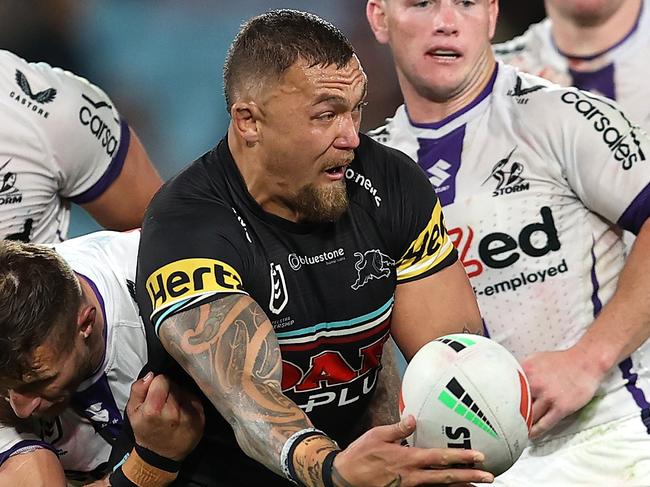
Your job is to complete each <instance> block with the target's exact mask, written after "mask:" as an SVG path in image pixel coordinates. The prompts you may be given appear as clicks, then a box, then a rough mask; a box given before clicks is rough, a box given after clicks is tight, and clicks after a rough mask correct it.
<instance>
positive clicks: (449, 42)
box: [367, 0, 498, 102]
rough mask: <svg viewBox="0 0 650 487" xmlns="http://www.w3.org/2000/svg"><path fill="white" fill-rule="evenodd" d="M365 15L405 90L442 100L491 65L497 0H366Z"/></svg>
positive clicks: (468, 86)
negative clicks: (390, 55)
mask: <svg viewBox="0 0 650 487" xmlns="http://www.w3.org/2000/svg"><path fill="white" fill-rule="evenodd" d="M367 13H368V20H369V21H370V24H371V27H372V29H373V32H374V33H375V37H376V38H377V40H378V41H379V42H381V43H387V44H389V45H390V47H391V49H392V51H393V58H394V61H395V65H396V67H397V74H398V76H399V79H400V84H401V86H402V90H403V91H404V90H409V91H412V92H414V93H417V94H418V95H419V96H421V97H423V98H425V99H429V100H432V101H436V102H446V101H448V100H450V99H452V98H454V97H455V96H458V95H462V94H463V93H465V92H467V91H469V90H471V88H472V87H474V84H475V83H477V82H479V81H477V80H480V79H481V75H482V74H483V72H484V71H485V70H488V69H492V51H491V46H490V41H491V39H492V37H493V36H494V29H495V25H496V19H497V14H498V2H497V0H471V1H467V0H369V2H368V10H367Z"/></svg>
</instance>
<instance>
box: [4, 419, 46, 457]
mask: <svg viewBox="0 0 650 487" xmlns="http://www.w3.org/2000/svg"><path fill="white" fill-rule="evenodd" d="M42 448H44V449H47V450H51V451H53V452H54V453H56V450H55V449H54V447H52V445H50V444H49V443H46V442H45V441H43V440H41V439H40V438H39V437H38V436H36V435H34V434H31V433H26V432H18V431H17V430H16V429H15V428H12V427H10V426H4V425H0V466H1V465H2V464H3V463H4V462H6V461H7V460H8V459H9V458H11V457H12V456H14V455H20V454H21V453H29V452H30V451H34V450H38V449H42Z"/></svg>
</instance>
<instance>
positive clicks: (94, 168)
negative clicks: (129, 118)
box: [15, 60, 130, 204]
mask: <svg viewBox="0 0 650 487" xmlns="http://www.w3.org/2000/svg"><path fill="white" fill-rule="evenodd" d="M21 61H22V60H21ZM15 77H16V82H17V84H18V85H19V86H20V89H21V90H22V91H23V92H25V93H26V96H27V97H29V96H31V97H36V99H40V100H41V101H42V104H47V107H48V111H49V114H48V117H47V118H44V117H38V118H36V117H34V121H35V123H38V124H39V125H40V127H39V128H38V130H39V132H40V134H41V138H42V139H43V144H44V151H45V157H46V158H47V157H49V158H50V160H49V163H50V164H51V165H52V169H53V171H54V173H55V174H56V177H57V179H58V182H59V194H60V195H61V196H62V197H64V198H67V199H70V200H72V201H73V202H75V203H78V204H83V203H87V202H90V201H93V200H94V199H96V198H97V197H99V196H101V195H102V193H103V192H104V191H106V189H107V188H108V187H109V186H110V185H111V184H112V183H113V181H115V179H116V178H117V177H118V176H119V174H120V172H121V170H122V167H123V165H124V161H125V159H126V155H127V152H128V148H129V143H130V130H129V126H128V124H127V123H126V121H124V120H123V119H122V118H121V117H120V114H119V113H118V111H117V110H116V108H115V105H114V103H113V102H112V101H111V99H110V98H109V97H108V95H107V94H106V93H105V92H104V91H103V90H102V89H101V88H99V87H97V86H95V85H93V84H92V83H90V82H88V81H87V80H86V79H84V78H81V77H79V76H76V75H74V74H72V73H70V72H69V71H64V70H62V69H59V68H52V67H51V66H49V65H48V64H45V63H35V64H34V63H25V62H23V63H22V64H19V65H17V67H16V68H15Z"/></svg>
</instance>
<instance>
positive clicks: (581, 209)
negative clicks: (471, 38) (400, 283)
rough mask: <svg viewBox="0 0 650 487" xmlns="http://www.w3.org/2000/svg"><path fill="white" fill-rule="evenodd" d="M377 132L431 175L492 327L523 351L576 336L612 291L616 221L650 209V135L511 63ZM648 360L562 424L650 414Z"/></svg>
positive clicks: (561, 345) (598, 103)
mask: <svg viewBox="0 0 650 487" xmlns="http://www.w3.org/2000/svg"><path fill="white" fill-rule="evenodd" d="M371 135H372V136H373V137H375V138H376V140H378V141H380V142H382V143H385V144H387V145H388V146H391V147H394V148H397V149H400V150H402V151H403V152H405V153H406V154H408V155H409V156H411V157H412V158H414V159H415V160H417V161H418V164H419V165H420V166H421V167H422V168H423V169H424V170H425V171H426V172H427V174H428V175H429V181H430V182H431V184H432V186H433V187H434V188H435V190H436V193H437V195H438V198H439V199H440V201H441V203H442V205H443V209H444V212H445V218H446V224H447V228H448V233H449V236H450V238H451V239H452V241H453V242H454V244H455V245H456V247H457V249H458V252H459V256H460V259H461V261H462V262H463V264H464V266H465V270H466V271H467V273H468V275H469V277H470V279H471V282H472V284H473V287H474V290H475V292H476V296H477V298H478V301H479V305H480V309H481V313H482V316H483V317H484V320H485V324H486V327H487V330H488V333H489V334H490V336H491V337H492V338H493V339H495V340H497V341H498V342H500V343H502V344H503V345H505V346H506V347H507V348H508V349H509V350H510V351H512V352H513V353H514V354H515V356H516V357H517V358H518V359H520V360H521V359H523V358H524V357H526V356H528V355H530V354H531V353H533V352H536V351H544V350H562V349H566V348H568V347H570V346H572V345H573V344H575V343H576V341H577V340H578V339H579V338H580V337H581V336H582V335H583V334H584V332H585V331H586V329H587V328H588V327H589V325H590V324H591V323H592V321H593V319H594V316H595V315H597V314H598V313H599V311H600V309H601V308H602V306H603V305H604V304H605V303H607V301H608V300H609V299H610V298H611V296H612V294H613V293H614V290H615V288H616V282H617V276H618V274H619V272H620V271H621V269H622V267H623V264H624V254H623V245H622V243H621V240H620V238H619V234H620V231H619V228H618V227H620V228H624V229H626V230H630V231H632V232H633V233H636V232H638V230H639V228H640V227H641V225H642V224H643V223H644V222H645V220H646V219H647V218H648V215H649V214H650V187H649V186H648V183H650V160H649V159H650V140H649V139H648V136H647V135H646V134H645V133H644V132H643V131H642V130H640V129H639V128H637V127H635V126H634V125H633V124H632V123H631V122H630V121H629V119H628V118H627V117H626V116H625V115H624V114H623V113H622V112H621V111H620V109H619V108H618V106H617V105H615V104H614V103H613V102H611V101H609V100H607V99H605V98H601V97H598V96H596V95H593V94H590V93H587V92H582V91H579V90H577V89H575V88H561V87H558V86H557V85H553V84H551V83H550V82H548V81H546V80H543V79H541V78H537V77H535V76H531V75H527V74H523V73H520V72H519V71H517V70H516V69H514V68H512V67H510V66H506V65H503V64H498V65H497V68H496V69H495V73H494V76H493V77H492V80H491V81H490V83H489V84H488V86H487V87H486V88H485V90H484V91H483V92H482V93H481V94H480V96H478V97H477V98H476V99H475V100H474V101H473V102H472V103H471V104H470V105H468V106H467V107H465V108H464V109H462V110H460V111H459V112H457V113H456V114H453V115H451V116H449V117H448V118H446V119H445V120H442V121H441V122H439V123H430V124H416V123H412V122H411V121H410V120H409V116H408V112H407V110H406V108H405V107H404V106H402V107H400V108H398V110H397V113H396V114H395V116H394V118H392V119H389V120H388V122H387V125H385V126H384V127H380V128H378V129H376V130H375V131H373V132H372V133H371ZM649 361H650V354H649V346H648V344H647V343H646V344H645V345H643V346H642V347H641V348H640V349H639V350H638V351H636V352H635V353H634V354H633V355H632V356H631V357H630V358H628V359H626V360H624V361H623V362H621V363H620V364H619V366H618V367H616V368H614V370H612V371H611V373H610V374H609V376H608V377H607V378H606V380H605V381H604V382H603V384H602V387H601V389H600V391H599V392H598V393H597V396H596V398H595V399H594V400H593V402H592V404H591V405H590V406H589V408H588V409H585V411H588V414H587V413H585V414H578V415H575V416H573V417H570V418H569V419H568V420H566V421H565V422H564V423H562V424H561V425H560V427H559V428H558V429H556V430H554V431H556V432H557V433H558V434H565V433H567V432H568V431H575V430H581V429H583V428H586V427H588V426H590V425H595V424H600V423H602V422H605V421H609V420H612V419H614V418H618V417H623V416H627V415H633V414H638V415H640V417H642V419H644V420H647V417H648V415H650V405H649V404H648V401H649V400H650V371H648V366H649V365H650V364H649ZM646 424H647V426H648V428H649V430H650V421H649V422H647V423H646Z"/></svg>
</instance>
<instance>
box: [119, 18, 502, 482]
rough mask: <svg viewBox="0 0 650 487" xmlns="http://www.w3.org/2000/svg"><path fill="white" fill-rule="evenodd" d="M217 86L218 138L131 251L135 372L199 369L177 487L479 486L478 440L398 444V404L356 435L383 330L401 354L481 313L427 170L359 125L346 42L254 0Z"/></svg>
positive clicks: (167, 191)
mask: <svg viewBox="0 0 650 487" xmlns="http://www.w3.org/2000/svg"><path fill="white" fill-rule="evenodd" d="M224 86H225V94H226V100H227V106H228V109H229V113H230V116H231V122H230V125H229V129H228V133H227V135H226V136H225V137H224V138H223V139H222V140H221V142H220V143H219V144H218V145H217V146H216V147H215V148H214V149H213V150H211V151H210V152H208V153H207V154H205V155H204V156H203V157H201V158H200V159H198V160H197V161H195V162H194V163H193V164H191V165H189V166H188V167H187V168H186V169H185V170H184V171H182V172H181V173H180V174H178V175H177V176H176V177H175V178H173V179H172V180H170V182H169V183H167V184H166V185H165V186H163V188H162V189H161V191H160V192H159V193H158V194H157V196H156V197H155V198H154V200H153V201H152V204H151V205H150V207H149V209H148V210H147V214H146V216H145V221H144V225H143V230H142V241H141V244H140V252H139V260H138V276H137V287H136V295H137V298H138V304H139V305H140V309H141V312H142V315H143V318H144V320H145V327H146V331H147V334H148V336H147V338H148V343H149V364H148V365H147V367H146V368H145V370H153V371H154V372H156V373H164V374H165V375H168V376H169V377H171V378H172V379H174V380H175V381H176V382H180V383H183V384H186V383H189V382H190V381H192V382H194V383H195V384H196V390H197V391H200V393H201V394H202V395H203V399H204V406H205V409H206V431H205V435H204V438H203V440H202V441H201V443H199V445H198V447H197V448H196V449H195V450H194V452H193V453H192V454H191V455H190V456H189V457H188V458H187V460H186V461H185V462H184V463H183V467H182V468H181V471H180V473H179V477H178V480H177V484H178V485H192V486H232V487H234V486H237V487H247V486H248V487H252V486H255V487H259V486H265V487H274V486H289V485H292V482H295V483H299V484H301V485H306V486H322V485H327V486H332V485H336V486H339V487H340V486H350V485H351V486H359V487H362V486H364V487H365V486H387V485H394V486H397V485H404V486H406V485H408V486H415V485H431V484H438V483H443V484H449V483H459V482H471V481H480V480H483V481H487V482H489V481H491V479H492V475H491V474H489V473H487V472H484V471H481V470H480V469H479V468H468V467H473V466H474V464H475V463H476V464H480V462H481V460H482V458H484V457H483V455H482V454H481V453H480V452H476V451H473V450H458V449H418V448H407V447H404V446H401V445H400V441H401V440H403V439H404V438H406V437H407V436H409V435H410V434H411V433H412V432H413V431H414V428H415V427H416V425H415V421H414V419H413V417H412V416H408V417H406V418H404V420H403V421H402V422H400V423H396V424H390V425H385V426H379V427H375V428H373V429H371V430H369V431H368V432H367V433H365V434H363V435H362V436H360V437H359V438H356V437H355V436H354V434H353V430H354V429H355V425H356V423H357V421H359V419H360V418H361V417H362V416H363V413H364V411H365V410H366V409H367V407H368V403H369V401H370V399H371V397H372V393H373V390H374V388H375V382H376V377H377V373H378V371H379V369H380V366H381V355H382V348H383V345H384V342H385V340H386V339H387V338H388V336H389V334H392V336H393V337H394V338H395V341H396V342H397V344H398V345H399V347H400V348H401V350H402V352H403V353H404V354H405V355H406V357H407V358H410V357H411V356H413V354H414V353H415V352H416V351H417V350H418V349H419V348H420V347H421V346H422V345H423V344H425V343H427V342H428V341H430V340H431V339H434V338H436V337H438V336H440V335H443V334H446V333H450V332H461V331H463V330H465V331H468V332H472V333H480V332H481V330H482V323H481V319H480V316H479V312H478V308H477V305H476V300H475V298H474V296H473V293H472V289H471V287H470V285H469V281H468V279H467V276H466V275H465V272H464V270H463V267H462V265H461V264H460V262H458V260H457V254H456V251H455V250H454V248H453V245H452V244H451V242H450V240H449V237H448V236H447V233H446V231H445V229H444V225H443V219H442V213H441V210H440V204H439V203H438V201H437V199H436V197H435V194H434V192H433V190H432V188H431V185H430V184H429V182H428V181H427V179H426V177H425V176H424V175H423V173H422V171H421V170H420V169H419V168H418V167H417V166H416V165H415V164H414V163H413V161H412V160H410V159H408V158H407V157H406V156H405V155H403V154H401V153H399V152H397V151H393V150H391V149H387V148H385V147H383V146H382V145H380V144H378V143H376V142H373V141H372V140H371V139H370V138H368V137H366V136H364V135H359V132H358V131H359V123H360V119H361V111H362V107H363V105H364V99H365V94H366V77H365V74H364V72H363V70H362V68H361V65H360V63H359V60H358V59H357V57H356V56H355V54H354V51H353V49H352V46H351V45H350V44H349V42H348V41H347V39H346V38H345V37H344V36H343V35H342V34H341V32H340V31H339V30H338V29H336V28H335V27H334V26H332V25H330V24H329V23H327V22H325V21H323V20H322V19H320V18H318V17H316V16H314V15H311V14H307V13H303V12H297V11H291V10H280V11H272V12H268V13H266V14H263V15H261V16H259V17H255V18H253V19H252V20H250V21H249V22H247V23H246V24H245V25H244V26H243V27H242V29H241V30H240V32H239V34H238V35H237V37H236V39H235V40H234V42H233V44H232V46H231V48H230V51H229V54H228V58H227V61H226V64H225V67H224ZM405 186H408V187H409V188H410V191H408V192H405V191H403V187H405ZM396 399H397V398H395V400H396ZM337 442H338V444H337ZM129 448H130V447H127V450H128V449H129ZM115 456H116V457H117V458H122V457H123V452H120V451H117V452H116V455H115ZM451 465H454V468H451V467H450V466H451Z"/></svg>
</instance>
